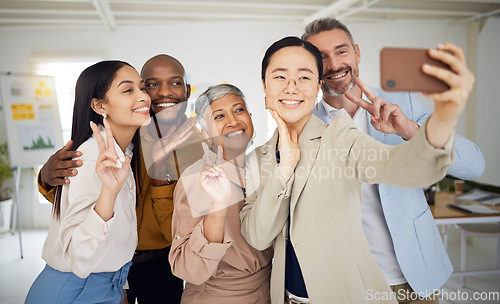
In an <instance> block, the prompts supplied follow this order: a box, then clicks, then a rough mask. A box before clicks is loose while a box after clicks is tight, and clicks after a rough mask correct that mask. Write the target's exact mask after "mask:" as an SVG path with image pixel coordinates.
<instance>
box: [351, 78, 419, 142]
mask: <svg viewBox="0 0 500 304" xmlns="http://www.w3.org/2000/svg"><path fill="white" fill-rule="evenodd" d="M355 82H356V85H357V86H358V87H359V88H360V89H361V91H362V92H363V93H364V94H365V95H366V97H368V99H369V100H370V101H371V103H369V102H368V101H366V100H364V99H363V98H360V97H357V96H354V95H353V94H352V93H351V92H345V97H347V99H349V100H350V101H352V102H353V103H355V104H357V105H358V106H360V107H361V108H363V109H365V110H366V111H368V113H370V114H371V124H372V125H373V127H374V128H375V129H376V130H378V131H380V132H382V133H386V134H397V135H399V136H401V137H402V138H404V139H407V140H408V139H411V138H412V137H413V136H414V135H415V133H416V132H417V130H418V128H419V125H418V124H417V123H416V122H414V121H413V120H410V119H408V118H406V116H405V115H404V113H403V111H401V109H400V108H399V106H398V105H395V104H392V103H390V102H388V101H386V100H384V99H382V98H380V97H379V96H377V95H376V94H375V93H373V91H372V90H371V89H370V88H369V87H368V86H367V85H365V84H364V83H363V81H362V80H361V79H360V78H359V77H356V79H355Z"/></svg>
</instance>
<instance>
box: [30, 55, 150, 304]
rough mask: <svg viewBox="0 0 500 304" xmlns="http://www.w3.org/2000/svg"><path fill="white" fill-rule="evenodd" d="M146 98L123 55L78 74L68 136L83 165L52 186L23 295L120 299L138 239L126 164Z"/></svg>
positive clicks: (133, 158) (131, 165) (143, 119)
mask: <svg viewBox="0 0 500 304" xmlns="http://www.w3.org/2000/svg"><path fill="white" fill-rule="evenodd" d="M149 106H150V98H149V95H148V94H146V92H145V86H144V81H143V80H142V79H141V77H140V76H139V74H138V73H137V71H136V70H135V69H134V68H133V67H132V66H130V65H129V64H128V63H126V62H122V61H101V62H98V63H96V64H94V65H92V66H90V67H88V68H87V69H85V70H84V71H83V72H82V74H81V75H80V77H79V78H78V81H77V83H76V90H75V104H74V111H73V112H74V114H73V126H72V133H71V139H72V140H73V146H72V150H77V149H78V151H80V152H82V155H83V156H82V157H81V159H82V160H83V165H82V167H81V168H80V169H79V173H78V175H77V176H74V177H70V178H69V179H70V180H71V183H67V184H65V185H64V186H58V189H57V190H56V198H55V200H54V211H53V217H52V220H51V222H50V226H49V231H48V236H47V239H46V240H45V244H44V246H43V251H42V258H43V259H44V260H45V262H46V263H47V265H46V266H45V268H44V269H43V271H42V272H41V273H40V275H39V276H38V277H37V279H36V280H35V282H34V283H33V285H32V286H31V288H30V291H29V293H28V295H27V297H26V302H25V303H28V304H31V303H77V302H78V303H108V304H112V303H116V304H118V303H120V302H121V301H122V299H123V285H124V284H125V281H126V278H127V274H128V270H129V267H130V264H131V262H130V260H131V259H132V256H133V254H134V250H135V248H136V246H137V228H136V227H137V219H136V213H135V205H136V191H135V181H134V175H133V173H132V170H137V169H139V168H140V167H139V165H138V163H140V158H139V149H140V145H139V131H138V130H139V127H141V126H142V125H144V124H147V123H149V121H150V117H149ZM96 123H98V124H99V127H98V126H97V125H96ZM92 133H93V135H92Z"/></svg>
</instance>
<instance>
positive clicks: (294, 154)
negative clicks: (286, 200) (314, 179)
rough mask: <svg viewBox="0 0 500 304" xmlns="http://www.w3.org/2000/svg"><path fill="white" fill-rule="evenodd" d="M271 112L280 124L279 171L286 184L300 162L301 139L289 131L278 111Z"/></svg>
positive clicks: (292, 131) (294, 132)
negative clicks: (299, 141) (299, 142)
mask: <svg viewBox="0 0 500 304" xmlns="http://www.w3.org/2000/svg"><path fill="white" fill-rule="evenodd" d="M269 112H270V113H271V116H272V117H273V118H274V120H275V121H276V123H277V124H278V134H279V135H278V136H279V140H278V149H279V151H280V163H279V164H278V171H279V173H280V175H281V177H282V178H283V180H284V181H285V183H287V182H288V180H289V179H290V177H292V175H293V172H294V171H295V167H296V166H297V163H298V162H299V160H300V148H299V144H298V140H299V139H298V136H297V132H296V131H295V130H291V131H288V128H287V127H286V125H285V122H284V121H283V119H281V117H280V116H279V114H278V112H276V110H272V109H269Z"/></svg>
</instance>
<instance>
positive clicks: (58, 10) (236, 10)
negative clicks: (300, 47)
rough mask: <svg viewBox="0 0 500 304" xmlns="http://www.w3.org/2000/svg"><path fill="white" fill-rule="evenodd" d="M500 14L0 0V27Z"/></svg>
mask: <svg viewBox="0 0 500 304" xmlns="http://www.w3.org/2000/svg"><path fill="white" fill-rule="evenodd" d="M492 15H500V0H185V1H180V0H178V1H174V0H143V1H138V0H0V28H5V27H26V26H29V27H40V26H51V27H54V26H56V27H57V26H61V27H63V26H67V25H80V26H81V25H89V26H103V27H105V28H107V29H108V30H111V31H112V30H114V29H116V28H119V27H121V26H137V25H164V24H165V25H168V24H172V23H179V22H207V21H301V22H303V23H304V24H307V23H308V22H309V21H311V20H313V19H316V18H319V17H325V16H332V17H336V18H338V19H340V20H342V21H344V22H349V21H380V20H395V19H418V20H428V19H437V20H449V21H450V22H460V23H465V22H470V21H473V20H477V19H481V18H486V17H489V16H492Z"/></svg>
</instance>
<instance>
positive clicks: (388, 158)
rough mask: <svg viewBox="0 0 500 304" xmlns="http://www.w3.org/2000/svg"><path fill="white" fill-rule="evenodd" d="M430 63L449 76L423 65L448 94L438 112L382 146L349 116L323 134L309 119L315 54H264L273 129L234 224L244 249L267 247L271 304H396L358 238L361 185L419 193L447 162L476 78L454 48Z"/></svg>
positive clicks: (317, 72)
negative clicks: (439, 63)
mask: <svg viewBox="0 0 500 304" xmlns="http://www.w3.org/2000/svg"><path fill="white" fill-rule="evenodd" d="M447 51H450V52H451V53H452V54H453V55H450V54H449V53H448V52H447ZM433 57H434V58H435V59H439V60H442V61H443V62H445V63H447V64H448V65H449V66H451V67H452V69H453V71H455V72H454V73H453V72H449V71H446V70H443V69H440V68H436V67H425V66H424V72H425V73H426V74H429V75H432V76H434V77H437V78H439V79H441V80H443V81H445V82H446V83H448V84H449V86H450V90H449V91H447V92H445V93H443V94H431V95H429V97H431V98H433V99H434V101H435V113H433V114H432V115H431V116H430V118H429V119H428V120H427V121H426V122H425V123H424V124H423V125H422V127H421V128H420V130H419V131H418V132H417V134H416V135H415V137H414V138H412V139H411V140H409V141H407V142H405V143H403V144H401V145H398V146H387V145H384V144H381V143H379V142H377V141H375V140H374V139H372V138H371V137H370V136H368V135H366V134H364V133H362V132H360V131H359V130H357V129H356V127H355V125H354V124H353V122H352V120H351V119H350V117H348V116H344V115H340V116H338V117H336V118H335V119H334V120H333V121H332V122H331V124H330V125H327V124H325V123H323V122H322V121H321V120H319V119H318V118H317V117H316V116H313V115H312V111H313V108H314V106H315V100H316V97H317V95H318V93H319V90H320V88H321V84H322V80H321V77H322V74H323V73H322V64H321V61H319V63H318V59H321V53H320V52H319V50H318V49H317V48H316V47H314V46H313V45H312V44H310V43H309V42H306V41H303V40H301V39H299V38H297V37H286V38H283V39H281V40H279V41H277V42H275V43H274V44H273V45H271V46H270V47H269V49H268V50H267V52H266V53H265V55H264V59H263V60H262V74H261V76H262V84H263V87H264V93H265V103H266V108H268V109H269V111H270V113H271V115H272V116H273V118H274V119H275V120H276V122H277V124H278V127H277V129H276V131H275V133H274V135H273V137H272V138H271V140H270V141H268V142H267V143H265V144H264V145H262V146H260V147H258V148H256V149H255V150H254V152H252V153H250V155H249V156H248V157H247V162H246V180H247V184H246V185H247V188H246V190H247V192H246V193H247V196H246V199H245V205H244V207H243V209H242V211H241V213H240V217H241V220H242V224H241V225H242V230H241V231H242V234H243V236H244V237H245V238H246V240H247V241H248V243H249V244H250V245H252V246H254V247H255V248H257V249H261V250H262V249H265V248H268V247H269V246H273V247H274V253H275V254H274V262H273V270H272V275H271V300H272V302H273V303H283V301H285V303H357V304H359V303H396V300H395V298H394V297H391V290H390V288H389V286H388V284H387V282H386V280H385V278H384V276H383V275H382V273H381V271H380V269H379V267H378V265H377V262H376V261H375V259H374V258H373V256H372V254H371V253H370V247H369V246H368V243H367V241H366V239H365V237H364V232H363V229H362V225H361V202H362V191H361V189H362V188H361V186H362V183H363V182H368V183H385V184H390V185H394V186H399V187H409V186H413V187H421V186H426V185H429V184H432V183H433V182H435V181H437V180H439V179H441V178H442V177H443V176H444V175H445V173H446V169H447V168H448V166H449V165H450V164H451V163H452V161H453V145H454V127H455V125H456V123H457V121H458V118H459V116H460V114H461V113H462V111H463V109H464V106H465V103H466V100H467V97H468V95H469V93H470V91H471V89H472V84H473V82H474V76H473V75H472V74H471V73H470V72H468V71H466V72H462V71H463V68H464V66H465V60H464V59H463V58H464V57H463V53H462V50H461V49H460V48H458V47H456V46H454V45H451V44H446V45H445V46H444V48H443V49H439V50H437V51H436V52H435V53H434V55H433ZM374 295H378V297H376V296H374Z"/></svg>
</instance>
